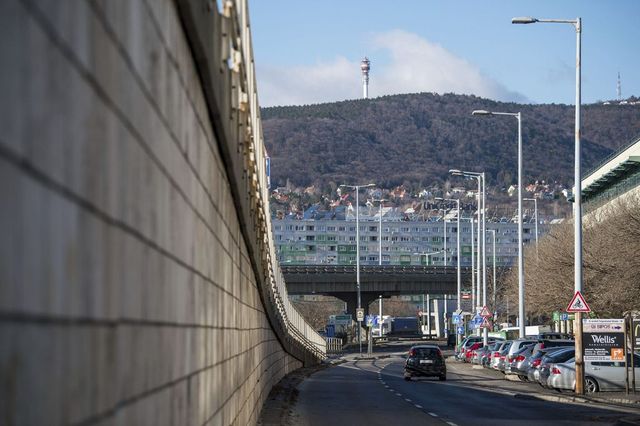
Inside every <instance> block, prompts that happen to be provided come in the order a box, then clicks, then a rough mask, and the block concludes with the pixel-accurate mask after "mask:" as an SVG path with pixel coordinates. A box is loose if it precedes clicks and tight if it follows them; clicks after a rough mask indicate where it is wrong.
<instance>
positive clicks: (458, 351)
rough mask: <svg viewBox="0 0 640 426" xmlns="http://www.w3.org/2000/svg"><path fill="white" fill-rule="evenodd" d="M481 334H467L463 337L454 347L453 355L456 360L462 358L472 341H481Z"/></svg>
mask: <svg viewBox="0 0 640 426" xmlns="http://www.w3.org/2000/svg"><path fill="white" fill-rule="evenodd" d="M481 341H482V336H467V337H465V338H464V339H463V340H462V342H460V345H459V346H458V347H457V348H456V351H455V357H456V359H458V360H463V359H464V356H465V352H466V349H467V348H468V347H469V346H471V345H472V344H474V343H477V342H481Z"/></svg>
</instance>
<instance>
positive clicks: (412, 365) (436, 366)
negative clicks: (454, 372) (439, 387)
mask: <svg viewBox="0 0 640 426" xmlns="http://www.w3.org/2000/svg"><path fill="white" fill-rule="evenodd" d="M416 376H427V377H434V376H435V377H438V379H440V380H447V366H446V364H445V361H444V355H442V351H441V350H440V348H439V347H437V346H436V345H417V346H413V347H412V348H411V349H410V350H409V355H408V356H407V359H406V361H405V364H404V379H405V380H411V378H412V377H416Z"/></svg>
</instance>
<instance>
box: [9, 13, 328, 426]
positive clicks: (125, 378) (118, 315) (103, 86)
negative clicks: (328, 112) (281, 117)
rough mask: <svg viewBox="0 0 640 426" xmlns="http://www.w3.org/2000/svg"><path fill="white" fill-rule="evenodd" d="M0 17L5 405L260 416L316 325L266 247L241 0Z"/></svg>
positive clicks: (221, 419) (114, 420) (76, 411)
mask: <svg viewBox="0 0 640 426" xmlns="http://www.w3.org/2000/svg"><path fill="white" fill-rule="evenodd" d="M218 7H223V9H222V10H219V9H218ZM0 27H2V29H3V34H2V39H1V40H0V69H2V78H0V93H2V96H1V97H0V129H1V130H0V200H1V203H2V204H1V206H2V211H3V214H2V215H0V235H2V238H0V342H1V343H0V382H1V383H2V385H1V386H0V401H2V403H0V423H2V424H3V425H4V424H6V425H17V424H33V425H67V424H82V425H93V424H100V425H105V424H121V425H204V424H216V425H243V426H244V425H251V424H255V423H256V421H257V418H258V416H259V413H260V409H261V407H262V404H263V402H264V401H265V400H266V398H267V396H268V394H269V391H270V389H271V388H272V386H273V385H274V384H276V383H277V382H278V381H279V380H280V379H281V378H282V377H283V376H284V375H285V374H287V373H288V372H290V371H292V370H295V369H297V368H299V367H301V366H303V365H305V364H312V363H316V362H318V361H319V360H321V359H322V358H323V357H324V352H325V350H324V348H325V342H324V340H323V339H322V338H321V337H320V336H319V335H318V334H317V333H316V332H315V331H314V330H313V329H311V327H310V326H309V325H308V324H307V323H306V322H305V321H304V320H303V318H302V317H300V315H299V314H298V312H297V311H296V310H295V309H293V307H292V306H291V304H290V303H289V300H288V298H287V294H286V288H285V285H284V280H283V276H282V273H281V271H280V269H279V265H278V263H277V261H276V260H275V259H276V257H275V248H274V245H273V240H272V238H271V224H270V218H269V212H268V189H267V185H266V175H265V170H264V169H265V162H264V161H265V151H264V146H263V139H262V133H261V124H260V110H259V106H258V96H257V90H256V84H255V76H254V68H253V53H252V44H251V33H250V25H249V14H248V6H247V2H246V1H245V0H231V1H224V2H220V1H218V2H215V1H202V0H153V1H143V0H131V1H113V2H112V1H103V2H98V1H60V2H57V1H56V2H51V1H49V2H47V1H38V0H4V1H1V2H0Z"/></svg>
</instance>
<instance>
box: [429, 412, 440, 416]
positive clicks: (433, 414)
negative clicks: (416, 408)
mask: <svg viewBox="0 0 640 426" xmlns="http://www.w3.org/2000/svg"><path fill="white" fill-rule="evenodd" d="M429 415H430V416H431V417H438V415H437V414H436V413H429Z"/></svg>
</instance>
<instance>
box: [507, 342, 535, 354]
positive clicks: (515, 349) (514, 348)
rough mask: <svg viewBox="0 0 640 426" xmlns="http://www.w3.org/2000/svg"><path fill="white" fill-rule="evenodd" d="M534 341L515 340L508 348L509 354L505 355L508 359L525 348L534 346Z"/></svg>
mask: <svg viewBox="0 0 640 426" xmlns="http://www.w3.org/2000/svg"><path fill="white" fill-rule="evenodd" d="M535 344H536V340H532V339H516V340H514V341H513V343H512V344H511V346H510V347H509V353H508V354H507V355H508V356H509V357H512V356H513V355H514V354H515V353H516V352H519V351H520V350H521V349H522V348H524V347H525V346H531V345H535Z"/></svg>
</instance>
